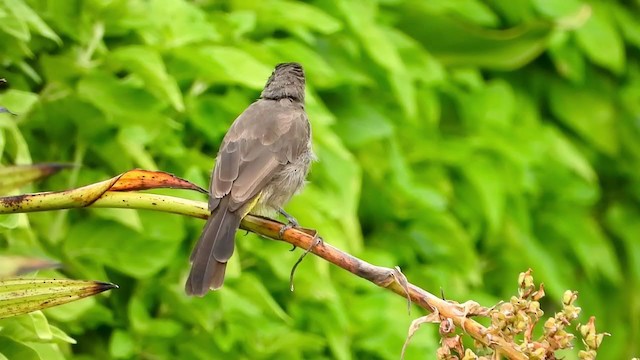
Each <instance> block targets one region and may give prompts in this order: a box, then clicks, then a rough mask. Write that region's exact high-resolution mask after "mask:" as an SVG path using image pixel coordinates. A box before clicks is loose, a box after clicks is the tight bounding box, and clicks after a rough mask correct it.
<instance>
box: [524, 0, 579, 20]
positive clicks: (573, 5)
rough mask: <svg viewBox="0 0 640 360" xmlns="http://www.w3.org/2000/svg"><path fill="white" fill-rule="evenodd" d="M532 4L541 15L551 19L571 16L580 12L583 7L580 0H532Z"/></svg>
mask: <svg viewBox="0 0 640 360" xmlns="http://www.w3.org/2000/svg"><path fill="white" fill-rule="evenodd" d="M531 4H532V5H533V7H534V8H535V9H536V10H537V11H538V12H539V13H541V14H543V15H545V16H547V17H549V18H559V17H565V16H570V15H572V14H575V13H576V12H578V11H579V10H580V7H581V6H582V3H581V2H580V1H579V0H563V1H554V0H532V1H531Z"/></svg>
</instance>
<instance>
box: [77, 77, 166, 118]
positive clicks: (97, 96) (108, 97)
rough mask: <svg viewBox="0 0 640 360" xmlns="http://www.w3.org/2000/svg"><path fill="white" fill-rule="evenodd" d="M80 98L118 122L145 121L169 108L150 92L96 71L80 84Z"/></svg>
mask: <svg viewBox="0 0 640 360" xmlns="http://www.w3.org/2000/svg"><path fill="white" fill-rule="evenodd" d="M77 92H78V96H79V97H80V98H81V99H83V100H85V101H86V102H88V103H90V104H93V106H95V107H96V108H98V109H100V110H102V112H103V113H104V114H105V115H108V116H111V117H113V118H114V120H116V121H118V122H123V123H124V122H130V120H131V119H133V120H137V121H141V119H146V118H147V116H149V114H150V113H152V114H153V113H155V112H158V111H160V110H161V109H163V108H165V104H163V103H162V102H160V101H158V100H157V99H156V98H155V97H153V96H152V95H151V94H150V93H149V92H147V90H146V89H144V88H142V87H139V86H133V85H131V84H129V83H126V82H125V81H122V80H117V79H115V78H114V77H113V76H111V75H108V74H107V73H104V72H100V71H96V72H93V73H91V74H88V75H87V76H85V77H83V78H82V79H81V80H80V81H79V82H78V87H77Z"/></svg>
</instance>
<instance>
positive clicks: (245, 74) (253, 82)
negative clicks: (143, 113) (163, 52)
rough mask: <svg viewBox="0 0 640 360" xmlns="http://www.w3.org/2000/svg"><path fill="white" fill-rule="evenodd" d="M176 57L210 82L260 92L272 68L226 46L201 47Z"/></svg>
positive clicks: (185, 51)
mask: <svg viewBox="0 0 640 360" xmlns="http://www.w3.org/2000/svg"><path fill="white" fill-rule="evenodd" d="M176 56H178V57H180V58H181V59H183V60H184V61H186V62H188V63H190V64H191V65H192V66H194V68H195V69H196V71H198V73H199V74H200V75H201V76H204V77H205V78H206V79H207V80H209V81H212V82H214V83H228V84H239V85H243V86H246V87H249V88H251V89H255V90H257V89H262V88H263V87H264V84H265V83H266V82H267V79H268V78H269V75H270V74H271V72H272V71H273V69H272V68H271V67H269V66H266V65H264V64H262V63H261V62H259V61H258V60H256V59H255V58H254V57H252V56H251V55H249V54H248V53H247V52H245V51H243V50H240V49H237V48H233V47H226V46H202V47H197V48H188V49H183V50H180V51H179V52H178V53H177V54H176Z"/></svg>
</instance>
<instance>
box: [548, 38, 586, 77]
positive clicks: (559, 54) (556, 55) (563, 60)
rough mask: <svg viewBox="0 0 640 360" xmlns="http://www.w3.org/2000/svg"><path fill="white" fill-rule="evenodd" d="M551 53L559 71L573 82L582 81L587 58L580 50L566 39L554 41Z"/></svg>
mask: <svg viewBox="0 0 640 360" xmlns="http://www.w3.org/2000/svg"><path fill="white" fill-rule="evenodd" d="M549 55H550V56H551V59H552V60H553V63H554V65H555V67H556V70H557V71H558V73H559V74H560V75H562V76H564V77H566V78H567V79H569V80H572V81H573V82H576V83H580V82H582V80H583V79H584V76H585V66H586V64H585V60H584V56H583V55H582V53H581V52H580V50H579V49H578V48H577V47H576V46H575V45H573V44H572V43H570V42H568V41H566V39H565V40H564V41H559V42H554V43H553V44H552V45H551V46H550V47H549Z"/></svg>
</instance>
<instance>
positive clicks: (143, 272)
mask: <svg viewBox="0 0 640 360" xmlns="http://www.w3.org/2000/svg"><path fill="white" fill-rule="evenodd" d="M138 215H139V216H140V219H141V220H142V224H143V228H144V230H143V232H142V233H139V232H136V231H133V230H131V229H130V228H128V227H125V226H123V225H120V224H118V223H116V222H112V221H105V220H95V219H92V220H87V221H85V222H83V223H81V224H78V225H77V226H74V227H73V228H72V229H71V231H70V232H69V235H68V237H67V239H66V241H65V252H66V253H67V254H68V256H70V257H72V258H73V259H76V260H83V261H90V262H92V263H98V264H104V265H107V266H110V267H112V268H114V269H117V270H118V271H120V272H122V273H125V274H128V275H130V276H132V277H134V278H146V277H149V276H151V275H153V274H155V273H156V272H157V271H159V270H160V269H161V268H163V267H164V266H167V264H169V263H170V262H171V260H172V259H173V258H174V256H175V254H176V250H177V248H178V246H179V245H180V241H181V240H182V239H183V237H184V229H183V226H182V223H183V219H182V218H180V217H177V216H171V215H167V214H161V213H152V212H140V213H138Z"/></svg>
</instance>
